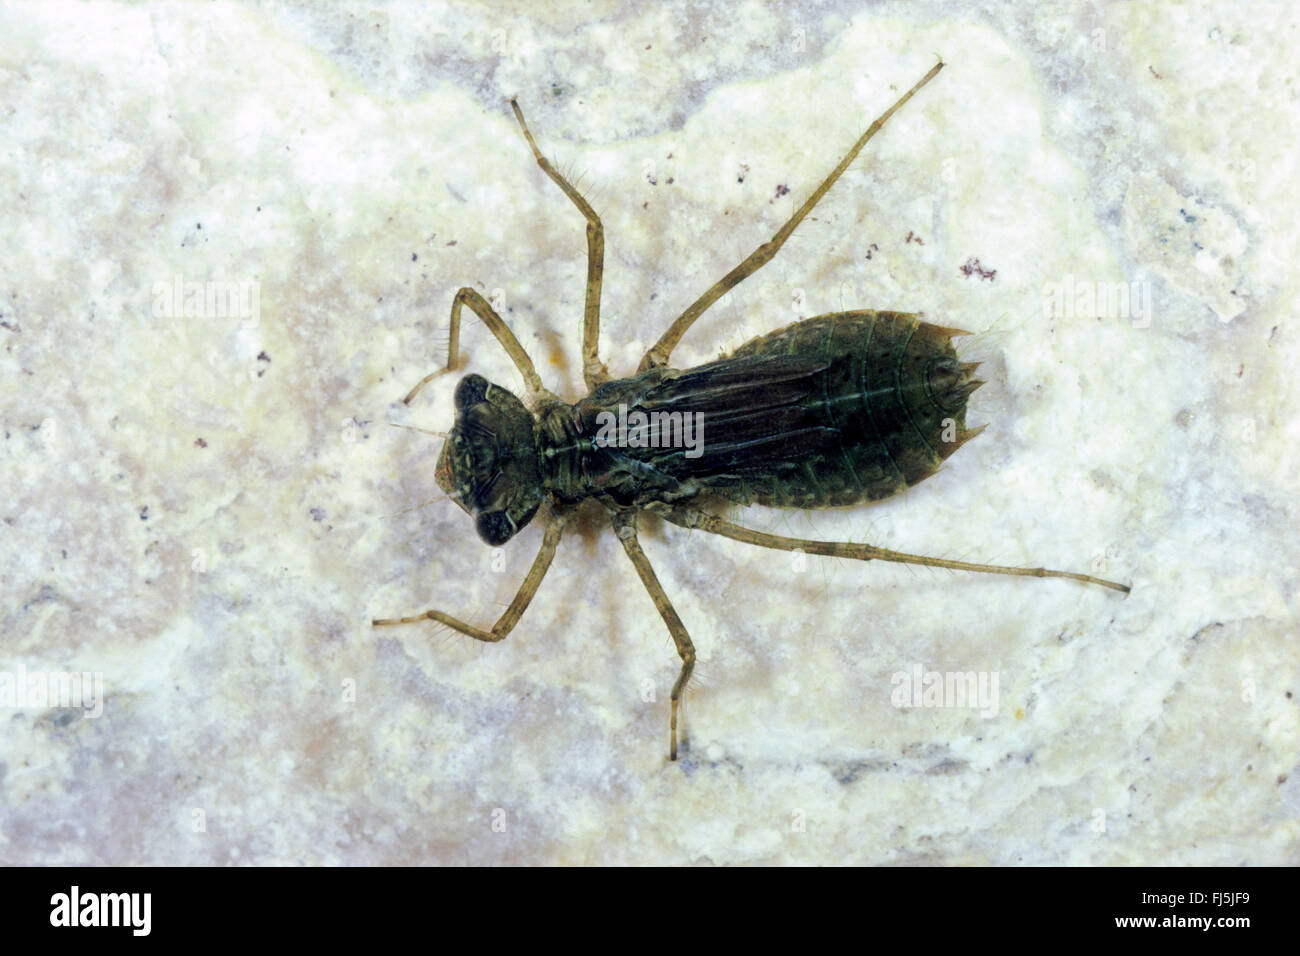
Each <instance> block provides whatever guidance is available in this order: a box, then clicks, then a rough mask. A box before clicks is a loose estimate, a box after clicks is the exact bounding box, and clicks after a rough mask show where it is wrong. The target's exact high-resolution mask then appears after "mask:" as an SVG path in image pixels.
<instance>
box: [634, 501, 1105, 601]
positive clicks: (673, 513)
mask: <svg viewBox="0 0 1300 956" xmlns="http://www.w3.org/2000/svg"><path fill="white" fill-rule="evenodd" d="M655 511H656V513H657V514H660V515H662V516H663V518H664V519H665V520H667V521H671V522H672V523H673V524H675V525H680V526H681V527H683V528H699V529H700V530H701V531H708V532H709V533H710V534H720V535H722V536H723V537H724V538H731V539H733V540H735V541H744V542H745V543H746V544H756V545H758V546H759V547H762V548H775V549H777V550H779V551H803V552H806V553H807V554H823V555H829V556H831V557H836V558H855V559H857V560H859V561H873V560H874V561H896V562H898V563H899V564H924V565H927V566H929V567H932V568H953V569H955V570H958V571H983V572H986V573H988V574H1012V575H1020V576H1024V577H1031V578H1069V579H1071V580H1073V581H1082V582H1084V583H1085V584H1099V585H1101V586H1102V587H1104V588H1111V589H1113V590H1116V591H1123V592H1124V593H1125V594H1127V593H1128V592H1129V590H1130V588H1129V586H1128V585H1126V584H1117V583H1116V582H1114V581H1105V580H1102V579H1101V578H1094V577H1092V576H1091V575H1088V574H1075V573H1073V572H1071V571H1050V570H1048V569H1047V568H1007V567H1002V566H1000V565H996V564H972V563H970V562H969V561H949V560H948V559H947V558H930V557H926V556H925V555H921V554H906V553H904V552H902V551H889V550H887V549H885V548H877V547H873V546H872V545H869V544H853V543H850V542H843V541H808V540H804V539H802V538H786V537H782V536H781V535H777V534H765V533H764V532H762V531H753V530H751V529H750V528H742V527H741V526H740V525H738V524H732V523H731V522H730V521H726V520H724V519H722V518H719V517H717V516H715V515H711V514H707V513H706V512H703V511H700V510H698V509H696V508H684V507H680V506H670V507H666V508H662V509H660V508H656V509H655Z"/></svg>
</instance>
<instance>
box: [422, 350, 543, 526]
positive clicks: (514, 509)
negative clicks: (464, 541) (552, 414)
mask: <svg viewBox="0 0 1300 956" xmlns="http://www.w3.org/2000/svg"><path fill="white" fill-rule="evenodd" d="M455 402H456V423H455V424H454V425H452V427H451V432H450V434H449V435H448V436H447V444H445V445H443V446H442V455H441V456H439V458H438V468H437V471H436V472H435V474H434V477H435V479H436V480H437V482H438V487H439V488H441V489H442V490H443V491H444V492H446V493H447V494H448V495H449V496H451V497H452V499H454V500H455V501H456V503H457V504H459V505H460V506H461V507H462V508H464V509H465V512H466V513H467V514H471V515H473V516H474V522H475V526H476V527H477V529H478V536H479V537H480V538H482V539H483V540H484V541H486V542H487V543H488V544H490V545H500V544H505V543H506V542H507V541H509V540H510V539H511V538H512V537H514V535H515V532H517V531H518V530H519V529H520V528H522V527H523V526H524V525H526V524H528V522H529V521H531V520H532V517H533V515H534V514H536V513H537V508H538V506H539V505H540V504H541V503H542V497H543V491H542V481H541V476H540V475H539V474H538V470H537V443H536V438H535V436H534V431H533V426H534V425H535V423H536V420H535V419H534V418H533V415H532V413H531V412H529V411H528V409H527V408H525V407H524V403H523V402H521V401H520V400H519V399H517V398H516V397H515V396H514V395H512V394H511V393H510V392H508V391H506V390H505V389H504V388H502V387H501V386H500V385H493V384H492V383H491V382H489V381H488V380H487V379H485V378H484V377H483V376H482V375H466V376H465V377H464V378H462V379H461V380H460V384H459V385H457V386H456V397H455Z"/></svg>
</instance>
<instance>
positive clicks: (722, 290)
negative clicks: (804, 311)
mask: <svg viewBox="0 0 1300 956" xmlns="http://www.w3.org/2000/svg"><path fill="white" fill-rule="evenodd" d="M941 69H943V62H942V61H940V62H938V63H936V64H935V65H934V68H933V69H931V70H930V72H929V73H927V74H925V76H924V77H922V78H921V81H920V82H919V83H917V84H916V85H915V86H914V87H912V88H911V89H910V90H908V91H907V92H906V93H904V94H903V95H902V97H900V98H899V100H898V102H897V103H895V104H894V105H893V106H891V107H890V108H889V109H887V110H885V112H884V113H882V114H881V115H880V116H879V117H878V118H877V119H876V120H875V122H873V123H872V124H871V125H870V126H868V127H867V131H866V132H865V133H863V134H862V135H861V136H860V137H859V138H858V141H857V142H856V143H854V144H853V148H852V149H850V150H849V151H848V153H847V154H846V155H845V157H844V158H843V159H841V160H840V163H839V165H838V166H836V167H835V168H834V169H833V170H831V174H830V175H829V176H827V177H826V179H825V181H824V182H823V183H822V184H821V185H820V186H818V187H817V189H816V191H815V192H814V193H813V194H812V195H811V196H809V197H808V199H807V201H805V202H804V204H803V205H802V206H800V207H799V208H798V210H796V211H795V214H794V215H793V216H791V217H790V221H789V222H787V223H786V224H785V225H784V226H782V227H781V228H780V229H778V230H777V232H776V235H774V236H773V237H772V238H771V239H769V240H768V241H767V242H765V243H763V244H762V245H761V246H759V247H758V248H757V249H755V250H754V251H753V252H752V253H750V255H749V258H747V259H746V260H745V261H744V262H742V263H741V264H740V265H738V266H736V268H734V269H732V270H731V271H730V272H728V273H727V274H726V275H725V276H723V277H722V278H721V279H719V280H718V281H717V282H716V283H714V285H713V286H712V287H711V288H710V289H709V290H708V291H707V292H705V293H704V295H702V296H700V297H699V298H698V299H696V300H695V302H694V303H692V305H691V306H690V308H688V309H687V310H686V311H685V312H683V313H682V314H681V315H680V316H678V318H677V320H676V321H675V322H673V324H672V325H671V326H669V328H668V331H667V332H665V333H664V334H663V336H662V337H661V338H660V339H659V341H658V342H656V343H655V344H654V345H653V346H652V347H651V349H650V351H648V352H646V354H645V357H644V358H642V359H641V364H640V365H639V366H638V367H637V371H639V372H644V371H645V370H646V369H648V368H653V367H656V366H660V365H667V364H668V357H669V356H670V355H671V354H672V351H673V349H674V348H676V346H677V343H678V342H680V341H681V338H682V336H683V335H685V334H686V330H687V329H689V328H690V327H691V324H692V323H694V321H695V320H696V319H698V318H699V317H700V316H701V315H703V314H704V312H705V310H706V309H708V307H709V306H711V305H713V303H715V302H717V301H718V300H719V299H720V298H722V297H723V296H724V295H726V294H727V293H728V292H729V291H730V290H731V289H732V287H734V286H737V285H739V284H740V283H741V281H743V280H744V279H746V278H747V277H749V276H751V275H753V274H754V273H755V272H757V271H758V270H759V269H761V268H762V267H763V266H764V265H766V264H767V263H768V261H769V260H771V258H772V257H773V256H774V255H776V252H777V250H778V249H780V248H781V246H782V245H784V243H785V241H786V240H787V239H789V238H790V234H791V233H792V232H794V230H795V227H796V226H798V225H799V223H801V222H803V219H804V217H805V216H807V215H808V213H810V212H812V210H813V207H814V206H816V205H817V203H818V202H819V201H820V200H821V198H822V196H824V195H826V192H827V190H829V189H830V188H831V186H832V185H834V183H835V180H837V179H839V178H840V174H841V173H843V172H844V170H846V169H848V168H849V164H850V163H852V162H853V160H854V158H855V157H856V156H857V155H858V152H859V151H860V150H861V149H862V147H863V146H865V145H866V143H867V140H869V139H871V137H872V136H875V135H876V133H877V132H878V131H879V129H880V128H881V127H882V126H884V125H885V122H886V121H887V120H888V119H889V117H891V116H893V115H894V111H895V110H897V109H898V108H899V107H900V106H902V105H903V104H904V103H906V102H907V101H908V100H910V99H911V98H912V96H913V95H915V93H916V91H917V90H919V89H920V88H921V87H923V86H925V84H927V83H929V82H930V80H932V79H934V76H935V74H937V73H938V72H939V71H940V70H941Z"/></svg>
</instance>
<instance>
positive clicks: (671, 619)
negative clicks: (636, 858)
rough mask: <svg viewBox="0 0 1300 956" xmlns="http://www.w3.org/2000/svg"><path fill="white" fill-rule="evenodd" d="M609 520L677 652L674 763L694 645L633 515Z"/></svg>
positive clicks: (671, 753)
mask: <svg viewBox="0 0 1300 956" xmlns="http://www.w3.org/2000/svg"><path fill="white" fill-rule="evenodd" d="M611 517H612V520H613V523H614V533H615V534H616V535H618V540H619V541H621V542H623V550H624V551H626V552H627V556H628V557H629V558H631V559H632V565H633V567H635V568H636V573H637V575H638V576H639V577H640V578H641V583H642V584H644V585H645V589H646V590H647V591H649V592H650V600H652V601H654V602H655V608H656V609H658V611H659V616H660V617H662V618H663V619H664V623H665V624H666V625H668V633H669V634H671V635H672V636H673V642H674V643H675V644H676V645H677V653H678V654H679V655H681V658H682V670H681V673H679V674H678V675H677V683H675V684H673V690H672V693H671V694H670V695H669V699H670V701H671V704H670V707H671V711H670V716H669V720H668V722H669V732H670V734H671V738H670V739H671V742H670V743H669V745H668V759H669V760H676V759H677V705H678V704H679V703H680V702H681V699H682V691H683V690H685V688H686V682H687V681H688V680H690V679H691V671H692V670H694V669H695V645H694V644H692V643H691V637H690V635H689V634H687V633H686V627H685V626H684V625H683V624H682V619H681V618H680V617H678V616H677V612H676V611H675V610H674V609H673V605H672V602H671V601H669V600H668V595H667V594H665V593H664V589H663V585H661V584H660V583H659V578H657V577H656V576H655V572H654V568H652V567H650V561H649V559H647V558H646V556H645V552H644V551H642V550H641V545H640V543H639V542H638V541H637V537H636V512H635V511H631V510H629V511H615V512H614V513H613V515H612V516H611Z"/></svg>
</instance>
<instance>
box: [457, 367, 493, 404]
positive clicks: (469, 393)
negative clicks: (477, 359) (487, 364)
mask: <svg viewBox="0 0 1300 956" xmlns="http://www.w3.org/2000/svg"><path fill="white" fill-rule="evenodd" d="M487 389H488V380H487V379H485V378H484V377H483V376H482V375H475V374H472V373H471V374H469V375H466V376H465V377H464V378H462V379H461V380H460V384H459V385H457V386H456V394H455V396H454V398H453V401H455V403H456V410H457V411H461V412H463V411H464V410H465V409H467V408H473V407H474V406H475V405H479V404H481V403H482V402H484V401H485V400H486V399H487Z"/></svg>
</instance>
